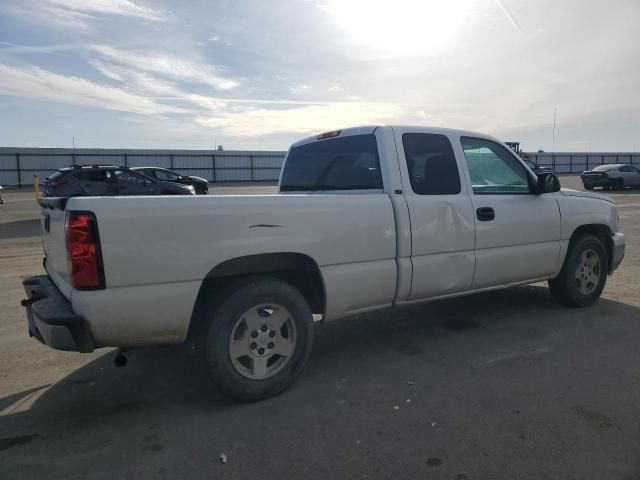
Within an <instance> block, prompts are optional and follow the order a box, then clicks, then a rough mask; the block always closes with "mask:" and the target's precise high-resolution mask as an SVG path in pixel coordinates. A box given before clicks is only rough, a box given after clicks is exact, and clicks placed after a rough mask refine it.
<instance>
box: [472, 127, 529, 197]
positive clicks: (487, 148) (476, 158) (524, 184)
mask: <svg viewBox="0 0 640 480" xmlns="http://www.w3.org/2000/svg"><path fill="white" fill-rule="evenodd" d="M461 141H462V148H463V150H464V157H465V159H466V161H467V167H468V169H469V176H470V177H471V186H472V187H473V193H476V194H482V193H484V194H488V193H529V179H528V176H527V171H526V170H525V168H524V166H523V165H522V164H521V163H520V161H519V160H518V159H516V158H515V157H514V156H513V154H512V153H511V152H509V151H508V150H507V149H506V148H504V147H503V146H502V145H499V144H497V143H495V142H492V141H490V140H484V139H482V138H471V137H462V138H461Z"/></svg>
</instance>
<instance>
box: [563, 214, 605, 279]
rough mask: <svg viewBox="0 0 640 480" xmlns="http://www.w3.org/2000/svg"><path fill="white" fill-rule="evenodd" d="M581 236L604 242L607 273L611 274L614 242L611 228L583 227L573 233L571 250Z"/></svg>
mask: <svg viewBox="0 0 640 480" xmlns="http://www.w3.org/2000/svg"><path fill="white" fill-rule="evenodd" d="M580 235H593V236H594V237H597V238H598V239H599V240H600V241H601V242H602V244H603V245H604V249H605V251H606V252H607V271H608V272H610V271H611V267H612V262H613V240H612V239H611V235H612V232H611V228H609V226H608V225H603V224H589V225H581V226H579V227H578V228H576V229H575V230H574V231H573V234H572V235H571V239H570V240H569V248H571V247H572V245H573V244H574V243H575V241H576V239H577V238H578V237H579V236H580Z"/></svg>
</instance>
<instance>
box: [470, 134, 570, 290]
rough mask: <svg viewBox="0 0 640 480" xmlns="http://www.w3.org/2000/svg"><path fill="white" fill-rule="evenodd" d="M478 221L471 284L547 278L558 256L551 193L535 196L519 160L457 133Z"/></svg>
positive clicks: (556, 220) (495, 145)
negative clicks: (474, 262)
mask: <svg viewBox="0 0 640 480" xmlns="http://www.w3.org/2000/svg"><path fill="white" fill-rule="evenodd" d="M460 141H461V143H462V149H463V152H464V157H465V160H466V162H465V163H466V168H467V174H468V178H469V179H470V181H471V202H472V204H473V212H474V219H475V225H476V242H475V256H476V269H475V275H474V279H473V284H472V288H473V289H477V288H486V287H492V286H497V285H504V284H508V283H517V282H525V281H529V280H539V279H544V278H548V277H549V276H550V275H551V274H552V272H553V271H554V269H555V266H556V262H557V260H558V255H559V254H560V209H559V206H558V202H557V200H556V198H555V196H556V194H555V193H546V194H541V195H537V194H533V193H531V191H530V181H529V178H530V173H529V172H528V170H527V169H526V168H525V166H524V164H523V163H522V161H521V160H520V159H519V158H517V157H515V155H513V154H512V153H511V152H510V151H508V149H507V148H506V147H503V146H502V145H500V144H499V143H497V142H494V141H491V140H488V139H484V138H474V137H461V139H460Z"/></svg>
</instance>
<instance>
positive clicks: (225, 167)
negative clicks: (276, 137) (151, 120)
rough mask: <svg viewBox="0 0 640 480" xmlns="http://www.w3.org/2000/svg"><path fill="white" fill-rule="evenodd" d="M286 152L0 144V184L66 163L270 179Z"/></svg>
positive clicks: (25, 181)
mask: <svg viewBox="0 0 640 480" xmlns="http://www.w3.org/2000/svg"><path fill="white" fill-rule="evenodd" d="M285 154H286V152H281V151H265V150H256V151H253V150H251V151H240V150H225V151H211V150H121V149H76V150H73V149H67V148H0V185H5V186H10V185H18V186H19V185H31V184H32V183H33V176H34V175H37V176H38V178H39V179H40V180H41V181H42V180H43V179H44V178H46V177H48V176H49V175H51V174H52V173H53V172H54V171H55V170H56V169H58V168H61V167H67V166H69V165H124V166H129V167H142V166H156V167H164V168H171V169H172V170H175V171H176V172H178V173H179V174H181V175H196V176H198V177H204V178H206V179H207V180H209V181H210V182H237V181H245V182H251V181H256V182H257V181H276V180H278V176H279V175H280V167H281V166H282V162H283V160H284V156H285Z"/></svg>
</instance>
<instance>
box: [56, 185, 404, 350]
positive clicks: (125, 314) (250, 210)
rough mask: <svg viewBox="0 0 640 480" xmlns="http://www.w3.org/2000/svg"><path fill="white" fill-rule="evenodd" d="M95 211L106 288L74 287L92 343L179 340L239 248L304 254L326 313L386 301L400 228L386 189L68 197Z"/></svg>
mask: <svg viewBox="0 0 640 480" xmlns="http://www.w3.org/2000/svg"><path fill="white" fill-rule="evenodd" d="M67 208H68V209H71V210H73V209H75V210H89V211H92V212H94V213H95V214H96V217H97V221H98V229H99V234H100V242H101V246H102V256H103V260H104V269H105V279H106V285H107V288H106V290H102V291H90V292H85V291H83V292H81V291H73V293H72V304H73V308H74V310H75V311H76V312H77V313H79V314H81V315H83V316H85V318H87V321H88V322H89V324H90V327H91V330H92V333H93V334H94V337H95V339H96V341H97V342H98V343H100V344H103V345H109V346H126V345H143V344H154V343H170V342H176V341H181V340H182V339H184V337H185V335H186V332H187V329H188V324H189V320H190V318H191V313H192V310H193V306H194V304H195V300H196V296H197V293H198V290H199V288H200V285H201V283H202V280H203V279H204V278H205V277H206V275H207V274H208V272H209V271H210V270H211V269H212V268H214V267H215V266H216V265H218V264H219V263H221V262H223V261H225V260H230V259H233V258H236V257H241V256H244V255H253V254H260V253H275V252H294V253H302V254H306V255H308V256H310V257H311V258H312V259H313V260H315V262H316V263H317V264H318V266H319V267H320V270H321V273H322V275H323V280H324V284H325V291H326V298H327V305H326V314H325V318H326V319H327V320H331V319H334V318H338V317H341V316H344V315H347V314H351V313H356V312H359V311H363V310H367V309H370V308H375V307H378V306H384V305H387V304H391V302H392V301H393V296H394V293H395V282H396V264H395V252H396V234H395V226H394V217H393V210H392V207H391V201H390V199H389V197H388V196H387V195H386V194H383V193H379V194H362V195H317V194H316V195H265V196H207V197H195V196H185V197H129V198H127V197H103V198H77V199H76V198H74V199H71V200H70V201H69V205H68V207H67Z"/></svg>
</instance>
